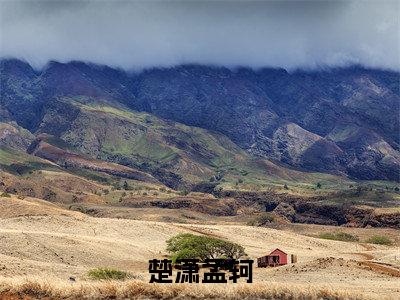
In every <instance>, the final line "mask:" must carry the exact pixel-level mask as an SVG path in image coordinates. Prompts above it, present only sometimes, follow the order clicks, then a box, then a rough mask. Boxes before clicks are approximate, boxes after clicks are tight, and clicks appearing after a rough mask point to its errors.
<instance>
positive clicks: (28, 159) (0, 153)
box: [0, 148, 59, 175]
mask: <svg viewBox="0 0 400 300" xmlns="http://www.w3.org/2000/svg"><path fill="white" fill-rule="evenodd" d="M0 168H2V169H3V170H4V171H6V172H8V173H11V174H14V175H25V174H28V173H32V172H33V171H35V170H53V171H58V170H59V168H58V167H57V166H55V165H53V164H50V163H47V162H46V161H45V160H42V159H39V158H37V157H34V156H32V155H29V154H26V153H24V152H22V151H18V150H13V149H7V148H5V149H0Z"/></svg>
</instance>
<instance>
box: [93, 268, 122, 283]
mask: <svg viewBox="0 0 400 300" xmlns="http://www.w3.org/2000/svg"><path fill="white" fill-rule="evenodd" d="M88 276H89V277H90V279H93V280H125V279H128V277H129V274H128V273H127V272H124V271H120V270H116V269H110V268H96V269H92V270H90V271H89V272H88Z"/></svg>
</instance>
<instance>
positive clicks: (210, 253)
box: [167, 233, 246, 261]
mask: <svg viewBox="0 0 400 300" xmlns="http://www.w3.org/2000/svg"><path fill="white" fill-rule="evenodd" d="M167 251H168V252H170V253H171V255H172V260H173V261H176V260H177V259H184V258H197V259H199V260H200V261H204V260H205V259H207V258H208V259H213V258H231V259H239V258H240V257H242V256H245V255H246V253H245V252H244V248H243V247H242V246H240V245H238V244H235V243H232V242H228V241H224V240H221V239H217V238H213V237H208V236H200V235H194V234H190V233H182V234H178V235H176V236H174V237H172V238H170V239H169V240H168V241H167Z"/></svg>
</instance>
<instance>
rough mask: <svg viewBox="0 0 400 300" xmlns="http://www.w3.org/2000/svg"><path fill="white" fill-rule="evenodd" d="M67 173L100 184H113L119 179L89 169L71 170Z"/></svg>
mask: <svg viewBox="0 0 400 300" xmlns="http://www.w3.org/2000/svg"><path fill="white" fill-rule="evenodd" d="M67 171H68V172H69V173H71V174H74V175H77V176H80V177H83V178H86V179H89V180H93V181H97V182H99V183H103V184H104V183H105V184H112V183H114V182H115V181H116V180H118V179H113V178H112V177H111V176H109V175H106V174H104V173H101V172H96V171H92V170H88V169H78V168H69V169H67Z"/></svg>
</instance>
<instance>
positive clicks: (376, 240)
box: [366, 235, 393, 246]
mask: <svg viewBox="0 0 400 300" xmlns="http://www.w3.org/2000/svg"><path fill="white" fill-rule="evenodd" d="M366 242H367V243H370V244H377V245H387V246H390V245H393V241H392V240H391V239H389V238H388V237H387V236H383V235H374V236H371V237H370V238H369V239H368V240H366Z"/></svg>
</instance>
